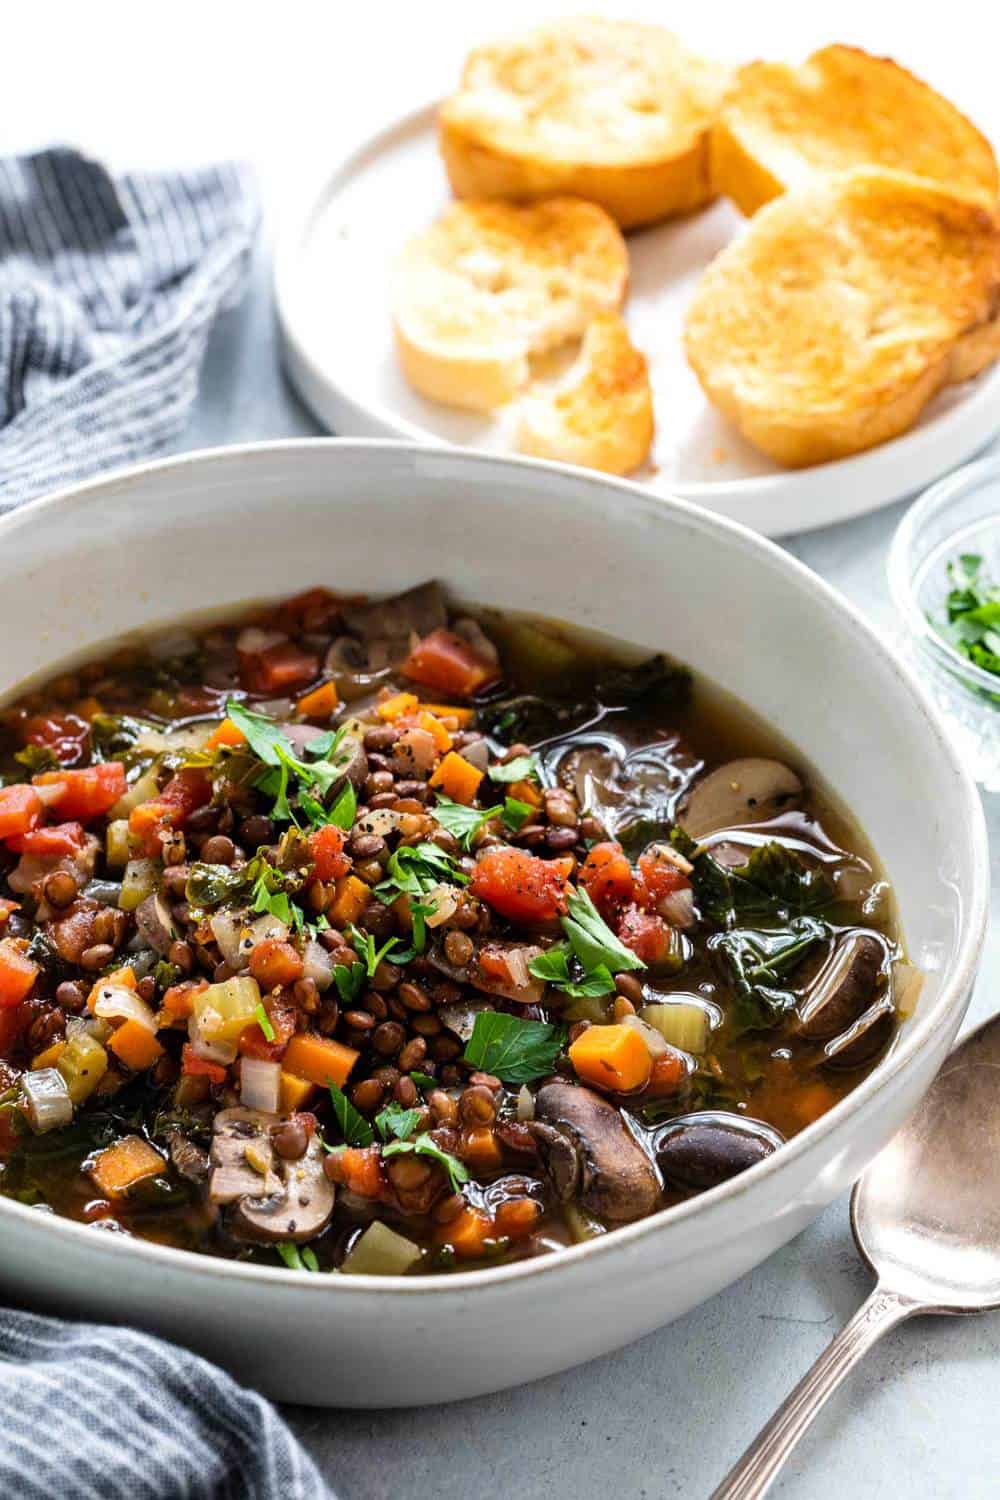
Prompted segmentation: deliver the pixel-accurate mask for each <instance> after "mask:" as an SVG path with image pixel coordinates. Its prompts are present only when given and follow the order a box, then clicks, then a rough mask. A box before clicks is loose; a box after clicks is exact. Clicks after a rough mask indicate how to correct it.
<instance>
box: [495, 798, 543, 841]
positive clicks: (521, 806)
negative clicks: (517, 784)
mask: <svg viewBox="0 0 1000 1500" xmlns="http://www.w3.org/2000/svg"><path fill="white" fill-rule="evenodd" d="M534 811H535V809H534V808H533V807H532V805H531V803H530V802H519V801H518V800H517V798H516V797H505V798H504V804H503V814H502V817H503V821H504V825H505V827H507V828H509V829H510V830H511V832H512V833H520V831H521V829H522V828H523V827H524V825H525V823H527V821H528V819H529V818H530V817H531V815H532V813H533V812H534Z"/></svg>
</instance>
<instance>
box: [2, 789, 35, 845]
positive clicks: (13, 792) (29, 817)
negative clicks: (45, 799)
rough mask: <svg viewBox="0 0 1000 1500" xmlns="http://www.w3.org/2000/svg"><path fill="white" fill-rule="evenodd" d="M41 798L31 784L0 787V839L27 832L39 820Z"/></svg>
mask: <svg viewBox="0 0 1000 1500" xmlns="http://www.w3.org/2000/svg"><path fill="white" fill-rule="evenodd" d="M43 810H44V809H43V805H42V799H41V797H39V795H38V793H37V792H36V791H35V789H34V787H32V786H25V785H23V784H22V783H18V784H17V785H16V786H5V787H0V839H9V838H15V837H17V835H18V834H22V833H28V832H30V830H31V829H32V828H34V827H36V825H37V824H38V823H40V822H41V818H42V812H43Z"/></svg>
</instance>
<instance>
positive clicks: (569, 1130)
mask: <svg viewBox="0 0 1000 1500" xmlns="http://www.w3.org/2000/svg"><path fill="white" fill-rule="evenodd" d="M527 1128H528V1129H529V1130H530V1131H531V1133H532V1135H533V1136H534V1137H535V1139H536V1141H537V1142H538V1146H539V1149H540V1151H541V1155H542V1160H543V1161H544V1163H545V1166H546V1170H547V1171H548V1173H549V1176H550V1177H551V1179H552V1184H553V1187H554V1188H555V1191H556V1194H557V1196H558V1197H559V1198H560V1200H561V1201H563V1202H566V1201H568V1200H569V1199H570V1198H573V1197H578V1198H579V1201H580V1203H581V1204H582V1205H583V1207H584V1208H586V1209H589V1210H590V1212H591V1213H594V1214H597V1216H598V1218H601V1219H607V1220H609V1221H610V1222H612V1223H626V1222H627V1221H628V1220H630V1219H641V1218H642V1217H643V1216H644V1215H645V1214H648V1213H652V1211H653V1209H654V1208H655V1207H656V1205H657V1202H658V1201H659V1197H660V1184H659V1181H658V1179H657V1176H656V1171H655V1168H654V1167H653V1164H652V1162H651V1161H650V1160H649V1158H648V1156H647V1155H646V1153H645V1152H644V1151H643V1149H642V1147H641V1146H640V1145H639V1143H638V1142H637V1141H636V1140H635V1138H634V1137H633V1136H632V1135H631V1134H630V1133H629V1131H628V1128H627V1126H626V1125H625V1122H624V1120H623V1119H622V1115H621V1112H620V1111H619V1110H617V1109H616V1108H615V1106H614V1105H613V1104H609V1103H608V1101H607V1100H606V1099H602V1098H601V1096H600V1095H599V1094H595V1093H593V1092H592V1091H591V1090H590V1089H585V1088H580V1087H578V1086H577V1085H576V1084H572V1083H546V1084H543V1086H542V1087H541V1088H540V1089H539V1091H538V1093H537V1095H536V1096H535V1119H534V1120H532V1121H530V1122H529V1123H528V1127H527Z"/></svg>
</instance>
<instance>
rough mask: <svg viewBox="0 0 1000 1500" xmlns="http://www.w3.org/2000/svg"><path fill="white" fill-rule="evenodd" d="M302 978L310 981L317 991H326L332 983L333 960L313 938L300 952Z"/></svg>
mask: <svg viewBox="0 0 1000 1500" xmlns="http://www.w3.org/2000/svg"><path fill="white" fill-rule="evenodd" d="M302 978H303V979H311V980H312V981H313V983H314V984H315V986H316V988H317V989H318V990H328V989H329V988H330V986H331V984H332V983H333V960H332V959H331V957H330V955H329V953H327V951H326V949H325V948H324V947H323V944H322V943H317V942H316V941H315V939H313V938H310V939H309V941H308V942H307V943H306V945H305V947H304V948H303V950H302Z"/></svg>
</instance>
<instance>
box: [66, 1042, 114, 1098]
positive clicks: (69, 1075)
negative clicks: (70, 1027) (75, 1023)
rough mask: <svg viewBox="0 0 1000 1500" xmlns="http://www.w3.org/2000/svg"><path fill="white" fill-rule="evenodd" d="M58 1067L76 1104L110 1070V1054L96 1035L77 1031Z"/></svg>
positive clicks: (91, 1091)
mask: <svg viewBox="0 0 1000 1500" xmlns="http://www.w3.org/2000/svg"><path fill="white" fill-rule="evenodd" d="M56 1067H57V1068H58V1070H59V1072H60V1073H61V1074H62V1076H63V1078H65V1080H66V1087H67V1088H68V1089H69V1096H70V1098H71V1099H72V1101H73V1103H74V1104H82V1103H83V1102H84V1100H85V1099H89V1098H90V1096H91V1094H92V1093H93V1092H94V1090H95V1089H96V1087H97V1085H98V1084H99V1083H100V1081H101V1079H102V1078H103V1077H104V1075H105V1073H106V1072H107V1071H108V1054H107V1053H106V1052H105V1050H104V1048H103V1047H102V1046H101V1044H100V1042H98V1041H96V1040H95V1039H94V1037H92V1036H88V1035H87V1033H86V1032H83V1031H77V1032H74V1034H73V1035H72V1036H71V1037H70V1039H69V1041H68V1042H67V1043H66V1045H65V1047H64V1048H63V1050H62V1052H61V1053H60V1054H59V1061H58V1062H57V1063H56Z"/></svg>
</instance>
